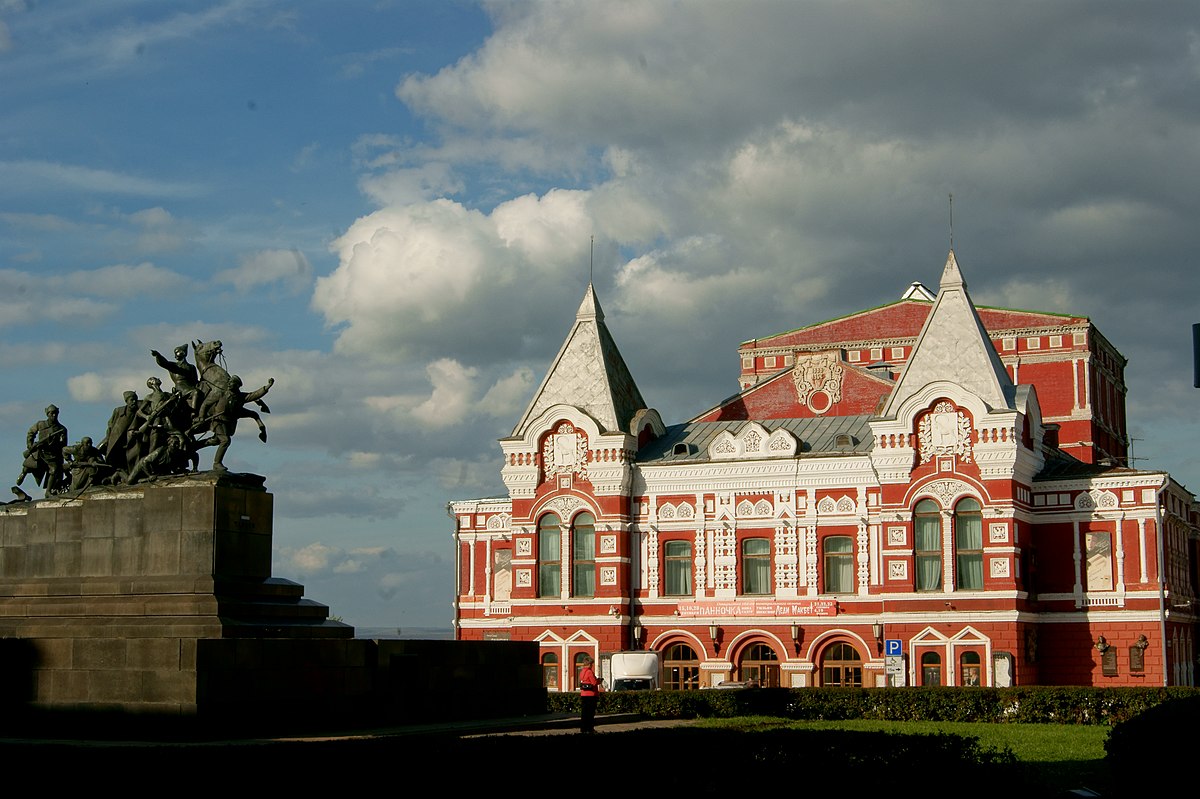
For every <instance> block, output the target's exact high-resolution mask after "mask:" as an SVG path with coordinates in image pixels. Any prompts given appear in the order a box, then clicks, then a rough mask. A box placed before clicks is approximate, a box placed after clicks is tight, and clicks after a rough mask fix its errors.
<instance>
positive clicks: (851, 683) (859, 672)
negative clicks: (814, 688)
mask: <svg viewBox="0 0 1200 799" xmlns="http://www.w3.org/2000/svg"><path fill="white" fill-rule="evenodd" d="M847 650H849V651H850V652H853V653H854V659H850V658H848V657H846V651H847ZM835 674H836V675H837V679H836V680H834V679H831V677H833V676H834V675H835ZM821 685H822V686H829V687H841V688H862V687H863V656H862V653H861V652H859V651H858V648H857V647H856V646H854V644H851V643H848V642H846V641H835V642H834V643H832V644H830V645H829V646H827V647H826V648H825V650H824V651H823V652H822V653H821Z"/></svg>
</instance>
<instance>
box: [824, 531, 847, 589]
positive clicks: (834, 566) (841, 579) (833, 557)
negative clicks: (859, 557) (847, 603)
mask: <svg viewBox="0 0 1200 799" xmlns="http://www.w3.org/2000/svg"><path fill="white" fill-rule="evenodd" d="M853 592H854V542H853V541H851V540H850V536H848V535H831V536H829V537H828V538H826V539H825V593H827V594H850V593H853Z"/></svg>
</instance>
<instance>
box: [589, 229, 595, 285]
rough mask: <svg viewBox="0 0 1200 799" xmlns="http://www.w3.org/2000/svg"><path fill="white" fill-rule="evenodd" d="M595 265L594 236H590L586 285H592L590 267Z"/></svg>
mask: <svg viewBox="0 0 1200 799" xmlns="http://www.w3.org/2000/svg"><path fill="white" fill-rule="evenodd" d="M595 263H596V234H595V233H593V234H592V242H591V244H590V245H589V246H588V285H589V286H590V285H592V267H593V266H594V265H595Z"/></svg>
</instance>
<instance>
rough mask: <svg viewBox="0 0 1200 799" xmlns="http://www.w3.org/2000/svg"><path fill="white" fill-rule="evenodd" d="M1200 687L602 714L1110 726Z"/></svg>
mask: <svg viewBox="0 0 1200 799" xmlns="http://www.w3.org/2000/svg"><path fill="white" fill-rule="evenodd" d="M1192 696H1197V697H1200V689H1196V688H1085V687H1044V686H1025V687H1016V688H745V689H741V690H732V691H731V690H708V691H610V692H607V693H604V694H601V696H600V701H599V703H598V707H597V712H599V713H639V714H641V715H643V716H647V717H650V718H729V717H733V716H779V717H783V718H789V719H810V720H819V719H829V720H840V719H877V720H883V721H976V722H991V723H1052V724H1054V723H1057V724H1106V725H1111V724H1115V723H1117V722H1121V721H1125V720H1127V719H1130V718H1133V717H1134V716H1137V715H1138V714H1140V713H1143V712H1145V711H1146V710H1148V709H1150V708H1152V707H1156V706H1158V705H1161V704H1162V703H1164V702H1166V701H1167V700H1169V699H1176V698H1184V697H1192ZM547 706H548V708H547V709H548V710H549V711H550V712H552V713H578V712H579V695H578V694H574V693H550V694H549V695H548V697H547Z"/></svg>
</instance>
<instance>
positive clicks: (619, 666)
mask: <svg viewBox="0 0 1200 799" xmlns="http://www.w3.org/2000/svg"><path fill="white" fill-rule="evenodd" d="M601 661H602V663H601V671H602V672H603V678H604V680H605V684H606V685H607V687H608V690H610V691H656V690H658V689H659V688H661V687H662V684H661V683H660V679H661V677H660V676H659V675H660V672H661V668H660V666H659V661H658V653H657V652H646V651H633V652H613V653H612V654H610V655H605V656H603V657H602V658H601Z"/></svg>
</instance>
